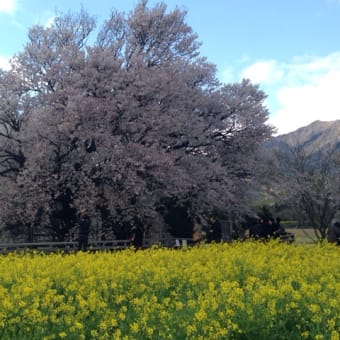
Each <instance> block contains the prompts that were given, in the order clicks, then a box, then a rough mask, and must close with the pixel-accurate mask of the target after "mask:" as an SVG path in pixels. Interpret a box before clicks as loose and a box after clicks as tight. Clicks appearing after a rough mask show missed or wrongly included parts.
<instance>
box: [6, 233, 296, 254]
mask: <svg viewBox="0 0 340 340" xmlns="http://www.w3.org/2000/svg"><path fill="white" fill-rule="evenodd" d="M229 241H230V240H229ZM280 241H281V242H285V243H292V242H294V241H295V235H294V234H292V233H285V234H283V235H281V236H280ZM227 242H228V241H227ZM192 244H193V240H192V239H191V238H166V239H158V240H151V239H145V240H144V242H143V248H149V247H151V246H153V245H157V246H162V247H168V248H185V247H187V246H190V245H192ZM130 246H131V242H130V240H105V241H102V240H89V243H88V250H89V251H114V250H122V249H126V248H128V247H130ZM77 249H78V242H77V241H66V242H16V243H15V242H13V243H0V254H6V253H9V252H14V251H32V250H37V251H42V252H56V251H64V252H75V251H76V250H77Z"/></svg>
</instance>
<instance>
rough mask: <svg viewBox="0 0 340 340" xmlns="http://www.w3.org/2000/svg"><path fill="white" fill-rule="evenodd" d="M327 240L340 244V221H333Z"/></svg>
mask: <svg viewBox="0 0 340 340" xmlns="http://www.w3.org/2000/svg"><path fill="white" fill-rule="evenodd" d="M327 240H328V242H330V243H335V244H337V245H338V246H339V245H340V222H338V221H336V222H333V223H332V224H331V225H330V226H329V228H328V234H327Z"/></svg>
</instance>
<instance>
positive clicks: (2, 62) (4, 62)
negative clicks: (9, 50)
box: [0, 0, 10, 70]
mask: <svg viewBox="0 0 340 340" xmlns="http://www.w3.org/2000/svg"><path fill="white" fill-rule="evenodd" d="M0 1H1V0H0ZM0 68H2V69H3V70H9V68H10V67H9V60H8V58H5V57H2V56H1V55H0Z"/></svg>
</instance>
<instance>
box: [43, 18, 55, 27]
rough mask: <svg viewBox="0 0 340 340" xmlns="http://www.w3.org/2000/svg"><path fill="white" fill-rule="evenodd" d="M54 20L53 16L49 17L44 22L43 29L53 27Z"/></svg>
mask: <svg viewBox="0 0 340 340" xmlns="http://www.w3.org/2000/svg"><path fill="white" fill-rule="evenodd" d="M54 20H55V15H53V16H51V17H49V18H48V19H47V21H46V24H45V27H46V28H49V27H51V26H52V25H53V23H54Z"/></svg>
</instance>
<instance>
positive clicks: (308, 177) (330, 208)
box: [271, 144, 340, 239]
mask: <svg viewBox="0 0 340 340" xmlns="http://www.w3.org/2000/svg"><path fill="white" fill-rule="evenodd" d="M275 159H276V161H275V162H273V164H275V167H276V171H273V170H274V169H273V167H272V168H271V172H272V175H273V174H274V176H272V177H271V178H272V179H274V180H275V182H272V184H273V183H276V186H273V188H274V189H273V191H272V192H274V193H275V194H276V197H277V198H279V201H280V202H283V203H284V204H285V205H286V206H288V207H290V209H291V211H292V212H293V213H294V214H295V217H296V218H297V219H298V220H299V221H301V222H302V223H305V224H306V225H308V226H311V227H313V229H314V232H315V235H316V237H317V238H318V239H325V238H326V237H327V229H328V226H329V225H330V224H331V221H332V219H333V218H334V217H335V215H336V213H337V211H338V210H339V209H340V167H339V164H340V163H339V159H340V153H339V151H338V150H336V149H335V148H334V149H330V151H324V152H322V151H319V152H317V153H308V152H306V147H305V146H304V145H300V144H299V145H295V146H291V147H287V148H286V150H284V151H283V150H281V151H276V152H275Z"/></svg>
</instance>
